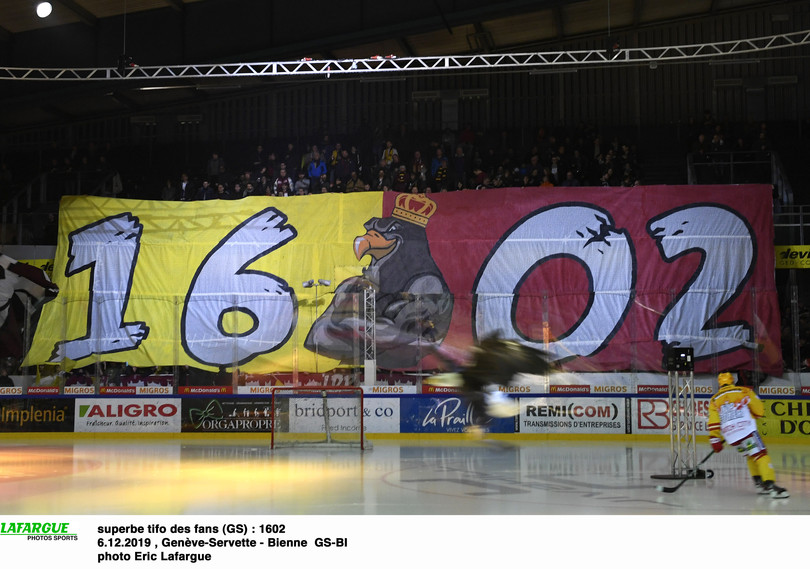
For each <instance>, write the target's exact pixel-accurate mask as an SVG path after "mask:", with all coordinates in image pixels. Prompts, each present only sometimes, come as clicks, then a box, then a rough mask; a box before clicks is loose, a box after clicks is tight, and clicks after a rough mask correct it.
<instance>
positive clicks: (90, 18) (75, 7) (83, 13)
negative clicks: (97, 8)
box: [53, 0, 98, 28]
mask: <svg viewBox="0 0 810 569" xmlns="http://www.w3.org/2000/svg"><path fill="white" fill-rule="evenodd" d="M53 2H55V3H56V4H59V5H61V6H64V7H65V8H67V9H68V10H70V11H71V12H73V13H74V14H76V16H78V18H79V20H81V21H82V22H84V23H85V24H87V25H88V26H90V27H91V28H94V27H96V24H98V18H96V16H95V15H94V14H93V13H92V12H89V11H88V10H87V9H85V8H84V7H83V6H80V5H79V4H77V3H76V2H74V1H73V0H53Z"/></svg>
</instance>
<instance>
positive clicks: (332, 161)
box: [324, 142, 343, 171]
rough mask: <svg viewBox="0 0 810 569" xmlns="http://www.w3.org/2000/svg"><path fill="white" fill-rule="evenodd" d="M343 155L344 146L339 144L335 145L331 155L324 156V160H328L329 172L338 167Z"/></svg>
mask: <svg viewBox="0 0 810 569" xmlns="http://www.w3.org/2000/svg"><path fill="white" fill-rule="evenodd" d="M342 155H343V145H342V144H340V143H339V142H336V143H335V146H334V148H332V151H331V152H330V153H329V154H324V158H326V159H327V162H328V166H329V170H331V171H334V169H335V167H336V166H337V163H338V160H340V157H341V156H342Z"/></svg>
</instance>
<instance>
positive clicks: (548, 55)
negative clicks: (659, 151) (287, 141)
mask: <svg viewBox="0 0 810 569" xmlns="http://www.w3.org/2000/svg"><path fill="white" fill-rule="evenodd" d="M808 44H810V30H804V31H800V32H792V33H785V34H776V35H772V36H764V37H758V38H750V39H742V40H732V41H725V42H714V43H699V44H689V45H679V46H667V47H647V48H625V49H620V50H618V51H617V52H615V53H613V54H612V55H610V54H608V53H607V51H606V50H581V51H547V52H534V53H502V54H478V55H448V56H435V57H402V58H397V57H378V56H375V57H371V58H367V59H325V60H310V59H307V58H305V59H301V60H298V61H274V62H261V63H220V64H200V65H171V66H144V67H132V68H128V69H126V70H125V71H124V73H123V75H121V74H119V73H118V70H117V69H115V68H112V67H101V68H98V67H89V68H88V67H85V68H75V69H69V68H68V69H63V68H59V69H57V68H21V67H0V80H16V81H120V80H136V79H150V80H173V79H181V78H182V79H214V78H230V77H281V76H294V75H320V76H325V77H327V78H328V77H331V76H333V75H351V74H359V73H385V72H400V73H412V72H432V71H442V72H448V71H464V70H477V69H516V68H527V69H528V70H532V69H543V68H554V67H563V66H567V67H577V66H594V65H611V64H617V63H621V64H643V63H651V62H678V61H699V60H706V61H709V60H712V59H720V60H722V59H723V58H726V57H728V56H733V55H751V54H754V53H762V52H766V51H771V50H777V49H784V48H791V47H798V46H804V45H808Z"/></svg>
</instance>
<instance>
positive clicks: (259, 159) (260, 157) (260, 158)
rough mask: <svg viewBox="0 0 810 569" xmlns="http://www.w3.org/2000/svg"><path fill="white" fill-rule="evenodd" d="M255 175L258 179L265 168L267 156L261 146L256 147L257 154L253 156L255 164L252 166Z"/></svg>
mask: <svg viewBox="0 0 810 569" xmlns="http://www.w3.org/2000/svg"><path fill="white" fill-rule="evenodd" d="M251 166H252V170H253V173H254V174H255V175H256V177H257V178H258V177H259V176H260V175H261V173H262V170H263V169H264V168H265V155H264V147H263V146H262V145H261V144H259V145H258V146H256V152H255V154H254V155H253V163H252V164H251Z"/></svg>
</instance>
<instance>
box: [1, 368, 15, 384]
mask: <svg viewBox="0 0 810 569" xmlns="http://www.w3.org/2000/svg"><path fill="white" fill-rule="evenodd" d="M0 387H14V380H13V379H11V377H9V375H8V367H7V366H6V365H5V364H3V365H0Z"/></svg>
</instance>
